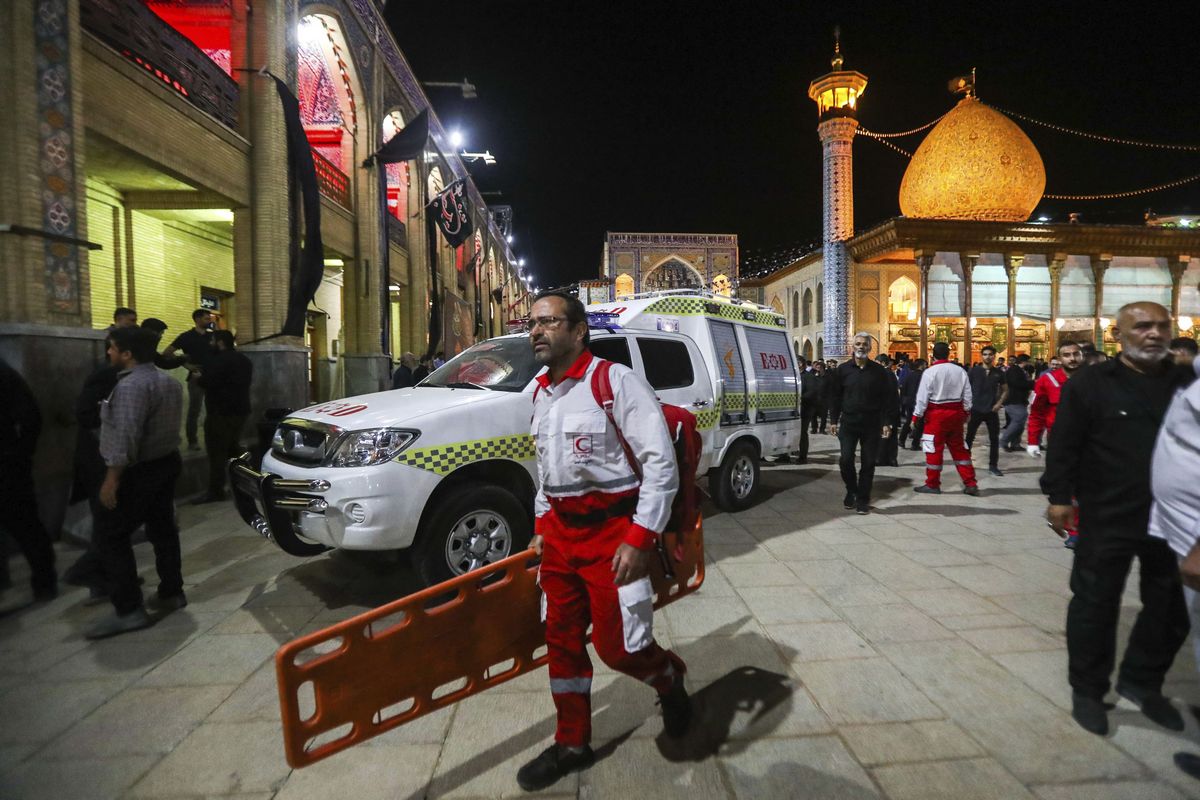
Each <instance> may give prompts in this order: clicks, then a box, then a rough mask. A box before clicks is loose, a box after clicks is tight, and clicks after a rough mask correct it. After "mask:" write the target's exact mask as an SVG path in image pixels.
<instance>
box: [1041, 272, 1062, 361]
mask: <svg viewBox="0 0 1200 800" xmlns="http://www.w3.org/2000/svg"><path fill="white" fill-rule="evenodd" d="M1046 261H1047V263H1048V264H1049V265H1050V355H1051V356H1053V355H1054V354H1055V353H1057V352H1058V316H1059V310H1060V307H1061V301H1060V300H1059V297H1060V292H1061V291H1062V271H1063V266H1064V265H1065V264H1066V261H1067V254H1066V253H1055V254H1054V255H1053V256H1051V257H1049V258H1047V259H1046ZM1047 360H1048V359H1047Z"/></svg>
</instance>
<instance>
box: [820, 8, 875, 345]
mask: <svg viewBox="0 0 1200 800" xmlns="http://www.w3.org/2000/svg"><path fill="white" fill-rule="evenodd" d="M831 63H832V64H833V71H832V72H829V73H827V74H825V75H822V76H821V77H820V78H817V79H816V80H815V81H813V82H812V83H810V84H809V85H808V96H809V98H811V99H812V100H814V101H815V102H816V104H817V114H818V119H819V124H818V125H817V133H818V134H819V135H820V137H821V150H822V155H823V162H824V166H825V170H824V173H825V174H824V177H823V181H822V183H823V187H822V188H823V191H824V199H825V226H824V240H823V241H824V244H825V254H824V256H825V257H824V261H825V280H824V284H825V297H824V301H825V302H824V308H823V311H824V317H825V333H824V340H825V341H824V345H825V348H824V355H825V357H826V358H845V357H846V356H848V355H849V350H850V347H849V342H848V338H849V329H850V321H851V320H850V316H851V307H852V306H851V302H850V254H849V252H848V251H847V250H846V240H847V239H849V238H850V237H851V236H853V235H854V160H853V154H852V151H851V146H852V144H853V143H854V130H855V128H857V127H858V120H857V119H855V116H854V115H855V109H856V108H857V106H858V98H859V97H861V96H862V93H863V90H864V89H866V88H867V76H866V75H863V74H862V73H861V72H854V71H852V70H843V69H842V48H841V42H840V41H839V40H838V34H837V32H836V31H835V32H834V44H833V61H832V62H831Z"/></svg>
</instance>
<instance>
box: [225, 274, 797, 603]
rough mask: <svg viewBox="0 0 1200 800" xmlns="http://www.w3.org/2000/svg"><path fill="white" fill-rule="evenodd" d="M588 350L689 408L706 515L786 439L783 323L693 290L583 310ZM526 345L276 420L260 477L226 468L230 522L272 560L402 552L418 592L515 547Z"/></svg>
mask: <svg viewBox="0 0 1200 800" xmlns="http://www.w3.org/2000/svg"><path fill="white" fill-rule="evenodd" d="M588 311H589V324H590V325H591V326H592V330H591V350H592V352H593V353H594V354H595V355H597V356H599V357H601V358H607V359H609V360H611V361H618V362H620V363H622V364H625V365H626V366H628V367H630V368H631V369H634V370H636V371H637V372H638V373H639V374H640V375H642V376H643V377H645V378H646V380H647V381H648V382H649V383H650V385H651V386H652V387H653V388H654V389H655V392H656V393H657V395H658V397H659V399H660V400H662V401H663V402H665V403H671V404H674V405H678V406H682V407H684V408H687V409H689V410H690V411H692V412H693V413H694V414H695V415H696V421H697V426H698V428H699V430H700V434H701V437H702V439H703V443H704V447H703V452H702V456H701V461H700V468H699V469H700V473H699V474H702V475H703V474H707V476H708V489H709V494H710V495H711V496H712V498H713V500H714V502H716V504H717V505H718V507H720V508H723V509H727V510H732V509H739V508H745V507H746V506H748V505H750V503H751V502H753V499H754V495H755V491H756V489H757V488H758V484H759V461H760V457H762V456H775V455H781V454H784V453H788V452H791V451H793V450H796V449H797V448H798V447H799V441H800V424H801V423H800V397H799V391H798V385H797V371H796V365H795V360H794V358H793V354H792V350H791V347H790V346H789V343H788V337H787V334H786V330H785V328H784V318H783V317H782V316H781V315H779V314H776V313H775V312H774V311H772V310H771V309H769V308H766V307H762V306H758V305H755V304H753V303H749V302H744V301H738V300H729V299H727V298H724V297H721V296H714V295H709V294H706V293H697V292H695V291H679V292H656V293H653V294H650V295H643V296H635V297H634V298H631V299H629V300H623V301H619V302H616V303H604V304H600V305H594V306H590V307H589V308H588ZM539 371H540V366H539V365H538V364H537V363H536V362H535V361H534V359H533V353H532V351H531V349H530V347H529V340H528V337H527V336H525V335H521V334H515V335H511V336H501V337H498V338H495V339H488V340H486V341H483V342H479V343H478V344H475V345H473V346H472V347H470V348H469V349H467V350H466V351H464V352H463V353H461V354H459V355H458V356H456V357H455V358H454V359H453V360H451V361H448V362H447V363H446V364H444V365H443V366H442V367H441V368H439V369H437V370H436V371H434V372H433V373H432V374H430V375H429V377H427V378H426V379H425V380H423V381H422V382H421V383H420V384H419V385H417V386H415V387H413V388H410V389H398V390H394V391H388V392H379V393H377V394H369V395H363V396H360V397H349V398H345V399H342V400H338V401H335V402H329V403H321V404H319V405H315V406H310V407H308V408H305V409H301V410H299V411H296V412H294V413H292V414H291V415H289V416H288V417H286V418H285V419H283V420H282V421H281V423H280V424H279V427H278V429H277V430H276V431H275V436H274V440H273V441H272V443H271V448H270V451H269V452H268V453H267V454H266V455H265V456H264V458H263V462H262V470H261V471H259V470H256V469H254V468H253V466H251V464H250V463H249V461H248V460H247V459H246V458H245V457H243V458H241V459H235V460H234V461H232V462H230V477H231V482H232V485H233V490H234V499H235V502H236V503H237V507H238V510H239V512H240V513H241V516H242V518H243V519H244V520H245V521H246V522H247V523H248V524H249V525H250V526H251V527H252V528H254V529H255V530H256V531H258V533H260V534H261V535H263V536H265V537H267V538H268V539H271V540H272V541H274V542H275V543H276V544H278V545H279V546H280V547H281V548H283V549H284V550H285V551H287V552H288V553H291V554H293V555H297V556H310V555H314V554H317V553H320V552H322V551H324V550H327V549H330V548H344V549H349V550H394V549H406V548H412V549H413V563H414V565H415V566H416V567H417V568H418V570H419V571H420V574H421V577H422V578H423V579H424V580H425V581H426V582H427V583H429V584H433V583H436V582H439V581H441V580H445V579H447V578H449V577H452V576H454V575H461V574H463V573H465V572H467V571H469V570H472V569H475V568H477V567H480V566H483V565H485V564H489V563H492V562H494V561H498V560H500V559H502V558H506V557H507V556H509V555H512V554H513V553H515V552H519V551H520V550H522V549H524V548H525V547H526V546H527V545H528V543H529V539H530V536H531V532H532V529H533V520H532V515H533V497H534V491H535V487H536V481H537V464H536V462H535V456H534V452H535V451H534V445H533V440H532V438H531V436H530V431H529V421H530V417H531V414H532V400H533V388H534V385H535V383H534V380H533V378H534V376H535V375H536V374H537V373H538V372H539Z"/></svg>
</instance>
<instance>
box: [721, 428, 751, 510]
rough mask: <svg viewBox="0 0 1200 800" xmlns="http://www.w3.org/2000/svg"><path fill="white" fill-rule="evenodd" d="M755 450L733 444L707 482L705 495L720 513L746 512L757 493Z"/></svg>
mask: <svg viewBox="0 0 1200 800" xmlns="http://www.w3.org/2000/svg"><path fill="white" fill-rule="evenodd" d="M758 477H759V467H758V450H757V449H756V448H755V447H754V445H753V444H751V443H750V442H748V441H741V442H735V443H734V445H733V447H731V448H729V452H728V453H726V454H725V460H724V461H722V462H721V466H720V467H718V468H717V469H716V471H715V472H712V473H710V475H709V478H708V493H709V494H710V495H712V498H713V502H714V503H716V504H717V508H719V509H721V510H722V511H740V510H741V509H743V508H749V507H750V504H751V503H753V502H754V494H755V493H756V492H757V491H758Z"/></svg>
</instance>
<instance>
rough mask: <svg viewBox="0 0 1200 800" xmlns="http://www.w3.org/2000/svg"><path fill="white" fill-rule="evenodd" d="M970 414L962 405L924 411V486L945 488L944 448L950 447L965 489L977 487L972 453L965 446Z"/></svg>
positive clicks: (934, 406) (932, 406)
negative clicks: (964, 429)
mask: <svg viewBox="0 0 1200 800" xmlns="http://www.w3.org/2000/svg"><path fill="white" fill-rule="evenodd" d="M969 416H970V415H969V414H967V412H966V411H964V410H963V407H962V403H930V404H929V408H928V409H926V411H925V430H924V433H923V434H922V436H921V447H922V449H923V450H924V451H925V485H926V486H928V487H930V488H932V489H937V488H940V487H941V485H942V449H943V448H946V447H949V448H950V457H951V458H952V459H954V466H955V468H956V469H957V470H958V474H959V477H961V478H962V482H963V485H964V486H975V485H976V484H975V465H974V464H972V463H971V451H970V450H968V449H967V446H966V444H964V443H963V425H965V424H966V422H967V419H968V418H969Z"/></svg>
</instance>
